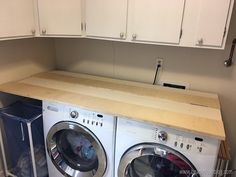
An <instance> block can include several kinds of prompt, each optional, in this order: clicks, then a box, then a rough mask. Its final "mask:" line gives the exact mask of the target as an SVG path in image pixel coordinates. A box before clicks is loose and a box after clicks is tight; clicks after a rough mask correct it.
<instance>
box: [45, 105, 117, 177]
mask: <svg viewBox="0 0 236 177" xmlns="http://www.w3.org/2000/svg"><path fill="white" fill-rule="evenodd" d="M43 122H44V135H45V141H46V150H47V162H48V168H49V177H63V176H69V177H112V176H114V169H113V164H114V143H115V125H116V124H115V122H116V120H115V118H114V117H113V116H110V115H105V114H100V113H96V112H92V111H88V110H85V109H81V108H78V107H73V106H67V105H64V104H58V103H53V102H47V101H43Z"/></svg>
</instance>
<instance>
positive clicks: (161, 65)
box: [156, 57, 164, 68]
mask: <svg viewBox="0 0 236 177" xmlns="http://www.w3.org/2000/svg"><path fill="white" fill-rule="evenodd" d="M163 64H164V59H163V58H160V57H158V58H157V59H156V65H160V68H163Z"/></svg>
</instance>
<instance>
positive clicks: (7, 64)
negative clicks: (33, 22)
mask: <svg viewBox="0 0 236 177" xmlns="http://www.w3.org/2000/svg"><path fill="white" fill-rule="evenodd" d="M54 67H55V50H54V41H53V40H52V39H21V40H11V41H0V84H1V83H4V82H8V81H13V80H18V79H21V78H25V77H27V76H30V75H32V74H35V73H39V72H43V71H46V70H50V69H53V68H54ZM10 98H12V97H9V96H8V95H6V94H0V106H1V105H2V104H4V103H7V102H9V101H11V99H10Z"/></svg>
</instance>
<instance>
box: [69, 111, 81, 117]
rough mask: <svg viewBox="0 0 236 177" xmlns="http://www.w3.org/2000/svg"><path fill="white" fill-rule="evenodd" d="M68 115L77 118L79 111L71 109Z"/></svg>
mask: <svg viewBox="0 0 236 177" xmlns="http://www.w3.org/2000/svg"><path fill="white" fill-rule="evenodd" d="M70 117H71V118H73V119H77V118H78V117H79V113H78V112H77V111H71V113H70Z"/></svg>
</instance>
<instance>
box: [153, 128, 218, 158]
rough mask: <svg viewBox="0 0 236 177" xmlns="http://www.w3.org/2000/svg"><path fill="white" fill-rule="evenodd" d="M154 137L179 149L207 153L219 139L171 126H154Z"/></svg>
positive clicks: (159, 141) (157, 140)
mask: <svg viewBox="0 0 236 177" xmlns="http://www.w3.org/2000/svg"><path fill="white" fill-rule="evenodd" d="M153 134H154V135H152V138H153V139H154V140H155V141H156V142H158V143H161V144H165V145H167V146H170V147H172V148H174V149H176V150H179V151H188V152H191V153H199V154H205V153H209V152H210V151H211V147H214V144H215V145H217V143H218V141H216V140H215V141H214V140H213V139H211V138H207V137H202V136H199V135H194V134H191V133H186V132H181V131H177V130H173V129H169V128H163V127H155V128H153Z"/></svg>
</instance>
